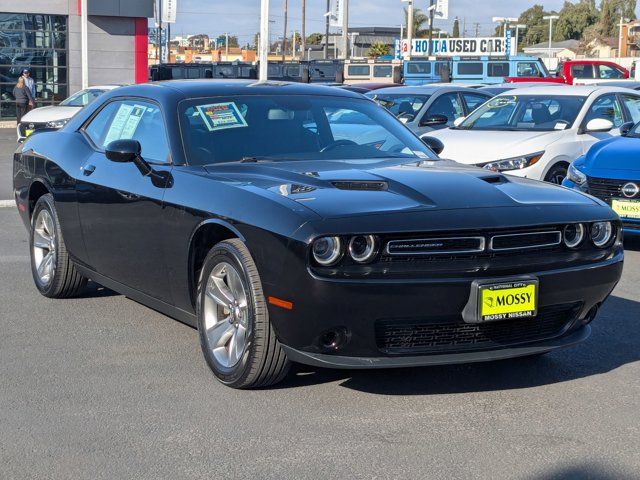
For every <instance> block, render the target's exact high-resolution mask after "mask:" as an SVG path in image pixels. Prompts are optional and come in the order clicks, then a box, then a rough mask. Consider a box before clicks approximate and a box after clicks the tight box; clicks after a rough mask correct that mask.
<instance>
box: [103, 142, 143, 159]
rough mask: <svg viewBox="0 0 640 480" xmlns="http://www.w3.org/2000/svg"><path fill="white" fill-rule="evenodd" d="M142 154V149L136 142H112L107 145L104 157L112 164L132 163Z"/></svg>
mask: <svg viewBox="0 0 640 480" xmlns="http://www.w3.org/2000/svg"><path fill="white" fill-rule="evenodd" d="M140 153H142V147H141V146H140V142H138V141H137V140H129V139H122V140H114V141H113V142H111V143H109V145H107V148H106V149H105V155H106V156H107V158H108V159H109V160H111V161H112V162H117V163H127V162H134V161H135V160H136V158H137V157H139V156H140Z"/></svg>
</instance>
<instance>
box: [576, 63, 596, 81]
mask: <svg viewBox="0 0 640 480" xmlns="http://www.w3.org/2000/svg"><path fill="white" fill-rule="evenodd" d="M571 76H572V77H573V78H594V76H593V65H586V64H577V65H571Z"/></svg>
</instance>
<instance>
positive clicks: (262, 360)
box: [196, 239, 290, 389]
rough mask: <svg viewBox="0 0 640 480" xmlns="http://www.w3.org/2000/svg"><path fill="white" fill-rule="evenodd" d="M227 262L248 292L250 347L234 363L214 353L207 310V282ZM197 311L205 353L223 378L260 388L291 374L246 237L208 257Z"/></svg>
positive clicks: (217, 247) (218, 247)
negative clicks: (245, 241)
mask: <svg viewBox="0 0 640 480" xmlns="http://www.w3.org/2000/svg"><path fill="white" fill-rule="evenodd" d="M223 262H225V263H228V264H230V265H232V266H233V267H234V268H235V269H236V271H237V273H238V274H239V276H240V278H241V281H242V282H243V287H244V289H245V291H246V292H248V294H247V295H246V297H247V309H248V310H247V313H248V315H247V336H246V338H247V340H246V343H245V344H246V347H245V350H244V354H243V356H242V358H241V359H240V360H239V361H238V363H237V364H235V365H233V366H231V367H226V366H225V365H222V364H221V363H220V362H218V360H217V359H216V357H215V356H214V355H213V351H212V349H211V348H210V346H209V341H208V340H207V333H206V328H205V323H204V322H205V320H204V313H203V310H204V301H205V290H206V288H207V282H208V280H209V277H210V275H211V272H212V271H213V269H214V268H215V267H216V266H218V265H219V264H221V263H223ZM196 314H197V317H198V333H199V337H200V346H201V347H202V353H203V354H204V358H205V360H206V362H207V365H209V368H210V369H211V371H212V372H213V373H214V375H215V376H216V377H217V378H218V380H220V382H222V383H223V384H225V385H227V386H229V387H233V388H244V389H249V388H259V387H266V386H269V385H274V384H276V383H278V382H280V381H281V380H282V379H283V378H284V377H285V376H286V375H287V373H288V371H289V368H290V362H289V360H288V359H287V356H286V355H285V353H284V351H283V350H282V347H281V346H280V343H279V342H278V339H277V338H276V335H275V332H274V330H273V327H272V326H271V322H270V321H269V312H268V310H267V303H266V301H265V298H264V294H263V292H262V282H261V281H260V275H259V274H258V269H257V267H256V264H255V262H254V261H253V258H252V257H251V254H250V253H249V250H248V249H247V247H246V246H245V245H244V243H243V242H242V241H240V240H238V239H231V240H225V241H223V242H220V243H218V244H217V245H215V246H214V247H213V248H212V249H211V251H210V252H209V254H208V255H207V257H206V258H205V260H204V264H203V267H202V271H201V274H200V278H199V281H198V296H197V305H196Z"/></svg>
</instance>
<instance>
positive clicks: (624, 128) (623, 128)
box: [620, 122, 634, 137]
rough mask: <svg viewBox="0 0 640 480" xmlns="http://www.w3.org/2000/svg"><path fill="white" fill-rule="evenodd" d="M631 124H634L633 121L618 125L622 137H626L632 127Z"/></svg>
mask: <svg viewBox="0 0 640 480" xmlns="http://www.w3.org/2000/svg"><path fill="white" fill-rule="evenodd" d="M633 126H634V123H633V122H625V123H623V124H622V125H620V135H622V136H623V137H626V136H627V134H628V133H629V132H630V131H631V129H632V128H633Z"/></svg>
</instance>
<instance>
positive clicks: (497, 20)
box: [492, 17, 518, 37]
mask: <svg viewBox="0 0 640 480" xmlns="http://www.w3.org/2000/svg"><path fill="white" fill-rule="evenodd" d="M492 20H493V23H501V24H502V36H503V37H505V36H506V35H507V24H508V23H509V22H517V21H518V19H517V18H512V17H493V18H492Z"/></svg>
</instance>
